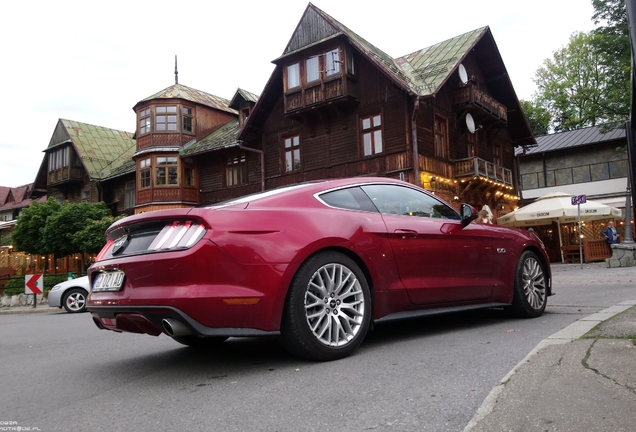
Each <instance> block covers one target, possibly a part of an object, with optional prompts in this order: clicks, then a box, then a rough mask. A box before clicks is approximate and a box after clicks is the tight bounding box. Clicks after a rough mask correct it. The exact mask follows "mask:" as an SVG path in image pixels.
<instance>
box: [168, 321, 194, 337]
mask: <svg viewBox="0 0 636 432" xmlns="http://www.w3.org/2000/svg"><path fill="white" fill-rule="evenodd" d="M161 326H162V327H163V331H165V332H166V334H167V335H168V336H170V337H180V336H189V335H191V334H192V330H190V328H189V327H188V326H186V325H185V324H183V323H182V322H181V321H179V320H176V319H174V318H164V319H162V320H161Z"/></svg>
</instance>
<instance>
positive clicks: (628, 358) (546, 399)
mask: <svg viewBox="0 0 636 432" xmlns="http://www.w3.org/2000/svg"><path fill="white" fill-rule="evenodd" d="M584 267H586V268H590V267H592V268H593V270H594V274H593V276H592V278H590V274H589V272H577V270H578V269H580V266H579V265H578V264H576V265H575V264H569V265H555V266H553V272H554V274H553V276H554V279H555V281H558V282H559V284H560V285H561V286H563V284H581V285H585V284H593V283H595V284H598V283H600V282H601V281H602V283H603V285H605V286H608V287H611V285H612V284H614V283H623V284H629V283H634V299H636V267H628V268H618V269H616V268H612V269H609V268H607V267H605V263H598V264H596V263H595V264H584ZM578 274H580V276H579V275H578ZM610 276H611V277H610ZM558 286H559V285H556V284H555V290H556V292H557V294H558ZM635 411H636V300H628V301H624V302H622V303H620V304H618V305H616V306H612V307H610V308H607V309H605V310H603V311H601V312H598V313H595V314H593V315H590V316H588V317H586V318H583V319H581V320H579V321H577V322H576V323H574V324H572V325H570V326H568V327H566V328H565V329H563V330H561V331H559V332H557V333H555V334H553V335H552V336H550V337H549V338H547V339H545V340H543V341H542V342H541V343H539V345H537V346H536V347H535V349H534V350H533V351H532V352H530V354H528V356H526V358H525V359H523V360H522V361H521V362H520V363H519V364H518V365H517V366H516V367H515V368H514V369H513V370H512V371H510V373H508V375H506V376H505V377H504V378H503V379H502V380H501V384H500V385H498V386H497V387H495V388H494V389H493V390H492V391H491V393H490V394H489V395H488V397H487V398H486V400H485V401H484V402H483V404H482V406H481V407H480V408H479V410H478V411H477V412H476V413H475V416H474V417H473V418H472V420H471V421H470V422H469V423H468V425H467V426H466V428H465V429H464V432H468V431H470V432H492V431H502V432H503V431H515V432H517V431H542V432H543V431H550V432H557V431H558V432H570V431H572V432H574V431H576V432H580V431H582V430H584V431H612V432H620V431H626V432H627V431H633V430H636V416H635V415H634V412H635Z"/></svg>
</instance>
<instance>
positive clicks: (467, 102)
mask: <svg viewBox="0 0 636 432" xmlns="http://www.w3.org/2000/svg"><path fill="white" fill-rule="evenodd" d="M453 105H454V106H455V107H462V108H463V107H466V106H473V107H475V108H478V109H479V111H480V112H481V113H482V114H485V115H486V116H487V117H489V118H490V119H492V120H496V121H497V122H502V123H508V109H507V108H506V106H505V105H503V104H501V103H499V102H497V101H496V100H495V99H493V98H492V97H491V96H489V95H487V94H486V93H484V92H483V91H481V90H479V89H478V88H477V87H475V86H472V85H468V86H466V87H462V88H460V89H458V90H455V91H454V92H453Z"/></svg>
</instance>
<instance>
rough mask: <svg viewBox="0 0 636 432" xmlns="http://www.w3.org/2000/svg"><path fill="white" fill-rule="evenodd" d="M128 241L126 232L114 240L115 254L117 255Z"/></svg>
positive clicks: (113, 252)
mask: <svg viewBox="0 0 636 432" xmlns="http://www.w3.org/2000/svg"><path fill="white" fill-rule="evenodd" d="M127 243H128V234H124V235H123V236H121V237H119V238H118V239H117V240H115V241H114V242H113V251H112V252H111V253H112V254H113V255H117V254H118V253H119V252H121V251H122V250H123V249H124V246H126V244H127Z"/></svg>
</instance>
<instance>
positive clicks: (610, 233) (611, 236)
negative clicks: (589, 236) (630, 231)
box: [601, 221, 621, 244]
mask: <svg viewBox="0 0 636 432" xmlns="http://www.w3.org/2000/svg"><path fill="white" fill-rule="evenodd" d="M601 235H602V236H603V237H605V238H606V239H607V242H608V243H609V244H619V243H620V242H621V238H620V236H619V234H618V233H617V232H616V227H615V226H614V221H609V222H608V223H607V227H605V229H604V230H603V232H602V233H601Z"/></svg>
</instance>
